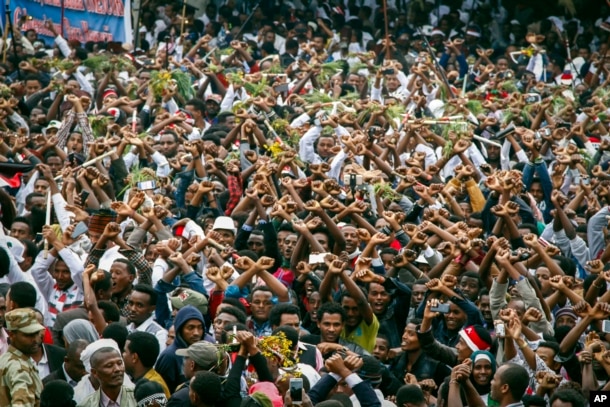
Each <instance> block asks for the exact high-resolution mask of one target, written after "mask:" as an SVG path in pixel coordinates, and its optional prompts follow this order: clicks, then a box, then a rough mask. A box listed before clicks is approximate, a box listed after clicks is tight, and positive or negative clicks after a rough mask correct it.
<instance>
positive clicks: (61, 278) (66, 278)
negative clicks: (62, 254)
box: [53, 260, 74, 290]
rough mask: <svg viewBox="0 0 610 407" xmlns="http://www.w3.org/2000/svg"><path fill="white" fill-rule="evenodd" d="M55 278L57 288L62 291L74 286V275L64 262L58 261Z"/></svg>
mask: <svg viewBox="0 0 610 407" xmlns="http://www.w3.org/2000/svg"><path fill="white" fill-rule="evenodd" d="M53 278H54V279H55V282H56V283H57V288H59V289H60V290H65V289H67V288H69V287H71V286H72V284H74V282H73V281H72V274H71V273H70V269H69V268H68V266H67V265H66V263H64V262H63V260H58V261H57V263H55V270H54V271H53Z"/></svg>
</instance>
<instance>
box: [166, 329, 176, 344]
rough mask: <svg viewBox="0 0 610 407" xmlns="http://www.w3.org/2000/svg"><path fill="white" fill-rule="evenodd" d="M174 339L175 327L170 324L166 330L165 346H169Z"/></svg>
mask: <svg viewBox="0 0 610 407" xmlns="http://www.w3.org/2000/svg"><path fill="white" fill-rule="evenodd" d="M174 339H176V328H174V326H173V325H172V326H170V327H169V329H168V330H167V340H166V341H165V346H169V345H171V344H172V343H174Z"/></svg>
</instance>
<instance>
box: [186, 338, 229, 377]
mask: <svg viewBox="0 0 610 407" xmlns="http://www.w3.org/2000/svg"><path fill="white" fill-rule="evenodd" d="M176 355H178V356H185V357H187V358H189V359H192V360H193V361H194V362H195V363H197V365H198V366H200V367H201V368H202V369H205V370H209V369H212V368H213V367H215V366H216V365H218V362H219V361H220V360H222V353H221V351H220V349H218V348H217V347H216V346H214V345H213V344H211V343H209V342H205V341H199V342H195V343H194V344H192V345H191V346H189V347H188V348H186V349H178V350H176Z"/></svg>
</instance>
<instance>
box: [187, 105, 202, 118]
mask: <svg viewBox="0 0 610 407" xmlns="http://www.w3.org/2000/svg"><path fill="white" fill-rule="evenodd" d="M184 110H186V111H187V112H188V114H190V115H191V116H193V118H194V119H195V120H197V119H200V118H201V117H202V116H203V115H202V112H201V111H200V110H199V109H196V108H195V106H193V105H186V106H184Z"/></svg>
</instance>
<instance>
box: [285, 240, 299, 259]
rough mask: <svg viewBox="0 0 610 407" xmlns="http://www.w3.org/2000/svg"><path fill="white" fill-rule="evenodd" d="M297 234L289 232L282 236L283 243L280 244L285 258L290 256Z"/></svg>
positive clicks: (295, 243)
mask: <svg viewBox="0 0 610 407" xmlns="http://www.w3.org/2000/svg"><path fill="white" fill-rule="evenodd" d="M297 240H298V238H297V235H295V234H289V235H287V236H286V237H285V238H284V243H283V244H282V256H284V258H286V259H290V258H291V257H292V252H293V251H294V248H295V247H296V245H297Z"/></svg>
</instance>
